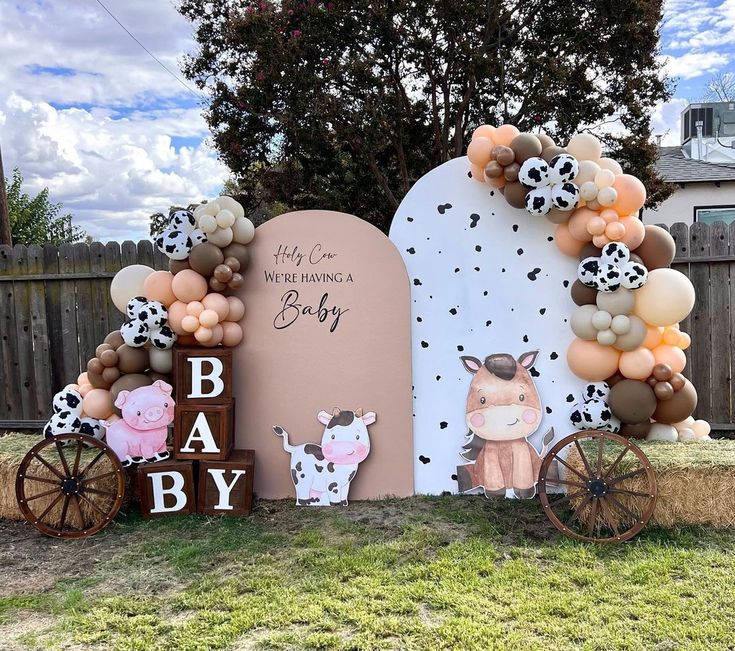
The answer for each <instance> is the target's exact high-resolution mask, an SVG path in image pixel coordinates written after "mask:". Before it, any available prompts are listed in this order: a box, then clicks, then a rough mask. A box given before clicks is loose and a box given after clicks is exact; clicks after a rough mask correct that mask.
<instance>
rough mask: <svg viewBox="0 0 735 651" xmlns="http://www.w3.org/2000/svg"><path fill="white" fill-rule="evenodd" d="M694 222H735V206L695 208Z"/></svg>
mask: <svg viewBox="0 0 735 651" xmlns="http://www.w3.org/2000/svg"><path fill="white" fill-rule="evenodd" d="M694 221H695V222H704V223H705V224H711V223H713V222H725V223H726V224H731V223H732V222H735V206H697V207H695V208H694Z"/></svg>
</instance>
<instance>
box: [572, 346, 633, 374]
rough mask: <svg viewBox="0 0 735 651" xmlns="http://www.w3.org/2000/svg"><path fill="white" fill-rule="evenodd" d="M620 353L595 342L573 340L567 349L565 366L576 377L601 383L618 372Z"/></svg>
mask: <svg viewBox="0 0 735 651" xmlns="http://www.w3.org/2000/svg"><path fill="white" fill-rule="evenodd" d="M619 359H620V351H618V350H615V349H614V348H613V347H612V346H602V345H600V344H598V343H597V342H596V341H585V340H584V339H574V340H573V341H572V343H571V344H570V345H569V348H568V349H567V364H568V365H569V369H570V370H571V371H572V373H574V374H575V375H576V376H577V377H580V378H582V379H583V380H587V381H588V382H601V381H603V380H605V379H606V378H609V377H610V376H611V375H613V374H614V373H615V372H616V371H617V370H618V361H619Z"/></svg>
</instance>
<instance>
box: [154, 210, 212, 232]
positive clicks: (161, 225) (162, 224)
mask: <svg viewBox="0 0 735 651" xmlns="http://www.w3.org/2000/svg"><path fill="white" fill-rule="evenodd" d="M201 203H206V202H204V201H202V202H201ZM198 205H199V204H198V203H190V204H189V205H188V206H170V207H169V209H168V213H167V214H164V213H162V212H154V213H153V214H152V215H151V216H150V217H149V218H148V231H149V232H150V235H151V237H155V236H156V235H158V234H159V233H160V232H161V231H165V230H166V229H167V228H168V222H169V219H171V215H173V214H174V213H175V212H176V211H177V210H191V211H193V210H194V208H196V207H197V206H198Z"/></svg>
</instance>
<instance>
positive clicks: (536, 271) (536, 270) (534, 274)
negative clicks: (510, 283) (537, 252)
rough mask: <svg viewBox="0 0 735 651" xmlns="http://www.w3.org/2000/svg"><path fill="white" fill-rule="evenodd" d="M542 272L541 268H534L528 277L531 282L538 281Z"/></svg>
mask: <svg viewBox="0 0 735 651" xmlns="http://www.w3.org/2000/svg"><path fill="white" fill-rule="evenodd" d="M540 271H541V268H540V267H534V268H533V271H529V272H528V273H527V274H526V275H527V276H528V279H529V280H536V278H537V276H538V275H539V273H540Z"/></svg>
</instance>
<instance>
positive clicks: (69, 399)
mask: <svg viewBox="0 0 735 651" xmlns="http://www.w3.org/2000/svg"><path fill="white" fill-rule="evenodd" d="M52 405H53V408H54V413H57V414H58V413H60V412H62V411H69V412H72V413H75V414H77V415H79V414H81V413H82V394H81V393H79V391H76V390H75V389H63V390H62V391H59V393H57V394H56V395H55V396H54V399H53V403H52Z"/></svg>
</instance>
